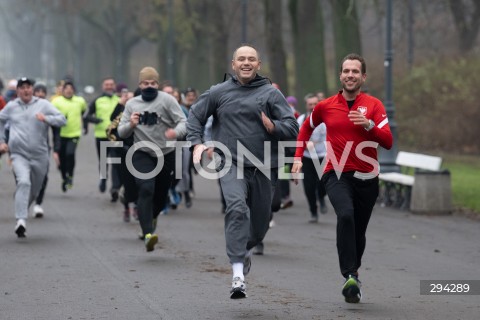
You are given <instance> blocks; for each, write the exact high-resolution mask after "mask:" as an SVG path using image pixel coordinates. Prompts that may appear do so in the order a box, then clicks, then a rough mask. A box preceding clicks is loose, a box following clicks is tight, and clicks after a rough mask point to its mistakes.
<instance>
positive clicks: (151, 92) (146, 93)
mask: <svg viewBox="0 0 480 320" xmlns="http://www.w3.org/2000/svg"><path fill="white" fill-rule="evenodd" d="M157 96H158V89H157V88H153V87H148V88H145V89H143V90H142V99H143V101H147V102H148V101H152V100H154V99H155V98H156V97H157Z"/></svg>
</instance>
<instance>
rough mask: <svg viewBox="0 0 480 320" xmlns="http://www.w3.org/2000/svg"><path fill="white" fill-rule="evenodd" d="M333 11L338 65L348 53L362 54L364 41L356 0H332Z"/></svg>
mask: <svg viewBox="0 0 480 320" xmlns="http://www.w3.org/2000/svg"><path fill="white" fill-rule="evenodd" d="M330 4H331V5H332V11H333V34H334V42H335V56H336V59H335V60H336V65H338V64H339V63H340V61H341V60H342V59H343V57H345V56H346V55H347V54H349V53H352V52H355V53H358V54H361V53H362V52H361V51H362V42H361V36H360V27H359V21H358V16H357V7H356V1H354V0H330Z"/></svg>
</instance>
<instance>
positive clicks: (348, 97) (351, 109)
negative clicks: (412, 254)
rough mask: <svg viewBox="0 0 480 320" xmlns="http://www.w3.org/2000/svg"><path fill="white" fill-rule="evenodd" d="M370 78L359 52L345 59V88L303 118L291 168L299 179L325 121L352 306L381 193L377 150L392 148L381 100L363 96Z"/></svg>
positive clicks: (327, 177)
mask: <svg viewBox="0 0 480 320" xmlns="http://www.w3.org/2000/svg"><path fill="white" fill-rule="evenodd" d="M366 78H367V74H366V65H365V60H364V59H363V58H362V57H361V56H359V55H357V54H349V55H347V56H346V57H345V58H344V59H343V61H342V64H341V67H340V82H341V83H342V87H343V90H340V91H339V93H338V94H336V95H334V96H332V97H330V98H328V99H325V100H323V101H320V102H319V103H318V104H317V105H316V106H315V109H314V110H313V112H312V114H311V115H310V116H309V117H308V118H307V119H306V120H305V122H304V124H303V125H302V127H301V129H300V133H299V135H298V139H297V140H298V141H299V142H301V146H299V147H297V150H296V153H295V160H294V164H293V166H292V173H293V174H294V177H295V176H297V177H298V174H299V173H300V172H301V168H302V160H301V159H302V155H303V152H304V150H305V148H306V143H307V142H308V140H309V138H310V136H311V134H312V132H313V130H314V128H315V127H316V126H318V125H319V124H321V123H325V125H326V126H327V141H326V147H327V156H326V157H325V161H326V162H327V163H326V166H325V169H324V172H323V177H322V180H323V182H324V183H325V187H326V191H327V194H328V197H329V199H330V202H331V203H332V205H333V208H334V209H335V213H336V215H337V250H338V256H339V261H340V271H341V273H342V275H343V276H344V277H345V283H344V285H343V288H342V294H343V295H344V297H345V301H346V302H349V303H358V302H360V299H361V291H360V286H361V283H360V281H359V280H358V269H359V268H360V265H361V260H362V255H363V253H364V251H365V243H366V238H365V233H366V230H367V225H368V222H369V220H370V216H371V214H372V210H373V207H374V205H375V202H376V199H377V197H378V189H379V186H378V172H379V165H378V160H377V147H378V145H380V146H382V147H383V148H385V149H390V148H391V147H392V144H393V138H392V133H391V131H390V127H389V125H388V118H387V115H386V112H385V108H384V106H383V104H382V102H381V101H380V100H378V99H377V98H375V97H372V96H370V95H367V94H365V93H363V92H361V87H362V85H363V83H364V82H365V80H366Z"/></svg>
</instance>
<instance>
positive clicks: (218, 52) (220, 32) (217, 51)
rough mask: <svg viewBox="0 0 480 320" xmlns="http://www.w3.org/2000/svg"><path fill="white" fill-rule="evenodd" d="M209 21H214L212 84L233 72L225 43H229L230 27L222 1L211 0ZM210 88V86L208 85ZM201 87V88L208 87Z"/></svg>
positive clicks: (212, 33)
mask: <svg viewBox="0 0 480 320" xmlns="http://www.w3.org/2000/svg"><path fill="white" fill-rule="evenodd" d="M209 8H210V11H209V14H210V17H209V21H212V27H211V28H212V29H211V31H212V32H211V41H212V45H211V53H210V57H212V60H211V61H210V64H211V68H210V70H211V77H210V78H211V84H214V83H218V82H221V81H222V80H223V77H224V75H225V73H228V72H231V68H230V65H231V64H230V62H231V59H229V57H230V55H229V52H228V48H227V46H226V45H225V44H226V43H228V28H227V26H226V24H225V18H224V17H225V15H226V13H225V12H224V8H223V7H222V3H221V2H220V1H218V0H210V4H209ZM206 88H208V87H206ZM206 88H199V89H206Z"/></svg>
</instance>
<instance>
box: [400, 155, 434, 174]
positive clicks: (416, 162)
mask: <svg viewBox="0 0 480 320" xmlns="http://www.w3.org/2000/svg"><path fill="white" fill-rule="evenodd" d="M395 163H396V164H397V165H399V166H404V167H411V168H418V169H424V170H430V171H438V170H440V167H441V165H442V158H440V157H434V156H428V155H425V154H418V153H411V152H405V151H400V152H399V153H398V155H397V159H396V160H395Z"/></svg>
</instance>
